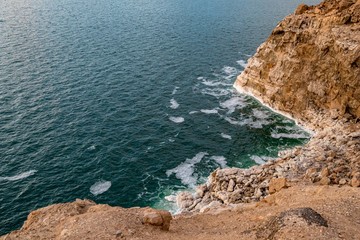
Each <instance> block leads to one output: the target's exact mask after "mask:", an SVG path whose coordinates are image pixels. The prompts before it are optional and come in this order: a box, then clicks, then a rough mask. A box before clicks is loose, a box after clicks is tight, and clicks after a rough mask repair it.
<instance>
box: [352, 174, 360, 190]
mask: <svg viewBox="0 0 360 240" xmlns="http://www.w3.org/2000/svg"><path fill="white" fill-rule="evenodd" d="M351 186H353V187H359V186H360V172H357V173H355V174H354V176H353V177H352V179H351Z"/></svg>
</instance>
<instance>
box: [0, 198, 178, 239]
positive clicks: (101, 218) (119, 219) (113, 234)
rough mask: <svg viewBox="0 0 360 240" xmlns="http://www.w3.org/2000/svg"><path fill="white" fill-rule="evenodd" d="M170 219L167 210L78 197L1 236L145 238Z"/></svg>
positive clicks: (39, 212)
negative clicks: (101, 202)
mask: <svg viewBox="0 0 360 240" xmlns="http://www.w3.org/2000/svg"><path fill="white" fill-rule="evenodd" d="M171 219H172V216H171V214H170V213H169V212H167V211H165V210H157V209H151V208H139V207H135V208H128V209H126V208H121V207H111V206H109V205H106V204H96V203H95V202H93V201H91V200H88V199H84V200H81V199H76V201H75V202H72V203H62V204H54V205H51V206H48V207H44V208H41V209H38V210H36V211H33V212H31V213H30V214H29V215H28V218H27V220H26V221H25V223H24V225H23V226H22V228H21V229H20V230H17V231H13V232H11V233H10V234H7V235H4V236H2V237H0V239H4V240H5V239H6V240H9V239H126V238H139V239H146V238H147V237H146V236H147V235H149V234H151V233H153V234H156V233H158V232H161V231H164V230H165V231H167V230H169V227H170V221H171ZM144 234H145V235H144Z"/></svg>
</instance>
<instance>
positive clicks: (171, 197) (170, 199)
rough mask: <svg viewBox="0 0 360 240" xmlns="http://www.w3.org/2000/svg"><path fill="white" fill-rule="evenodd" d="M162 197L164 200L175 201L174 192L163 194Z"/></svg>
mask: <svg viewBox="0 0 360 240" xmlns="http://www.w3.org/2000/svg"><path fill="white" fill-rule="evenodd" d="M164 198H165V200H167V201H169V202H176V195H174V194H171V195H169V196H165V197H164Z"/></svg>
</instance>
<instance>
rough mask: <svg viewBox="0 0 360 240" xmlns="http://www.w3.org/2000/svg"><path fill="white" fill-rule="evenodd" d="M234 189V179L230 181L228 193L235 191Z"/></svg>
mask: <svg viewBox="0 0 360 240" xmlns="http://www.w3.org/2000/svg"><path fill="white" fill-rule="evenodd" d="M234 187H235V182H234V180H233V179H230V181H229V185H228V188H227V191H228V192H232V191H234Z"/></svg>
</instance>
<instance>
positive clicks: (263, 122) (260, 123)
mask: <svg viewBox="0 0 360 240" xmlns="http://www.w3.org/2000/svg"><path fill="white" fill-rule="evenodd" d="M246 122H247V123H248V124H249V125H250V126H251V127H252V128H262V127H263V126H264V125H269V124H270V123H271V122H269V121H266V120H258V121H252V120H250V119H247V121H246Z"/></svg>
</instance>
